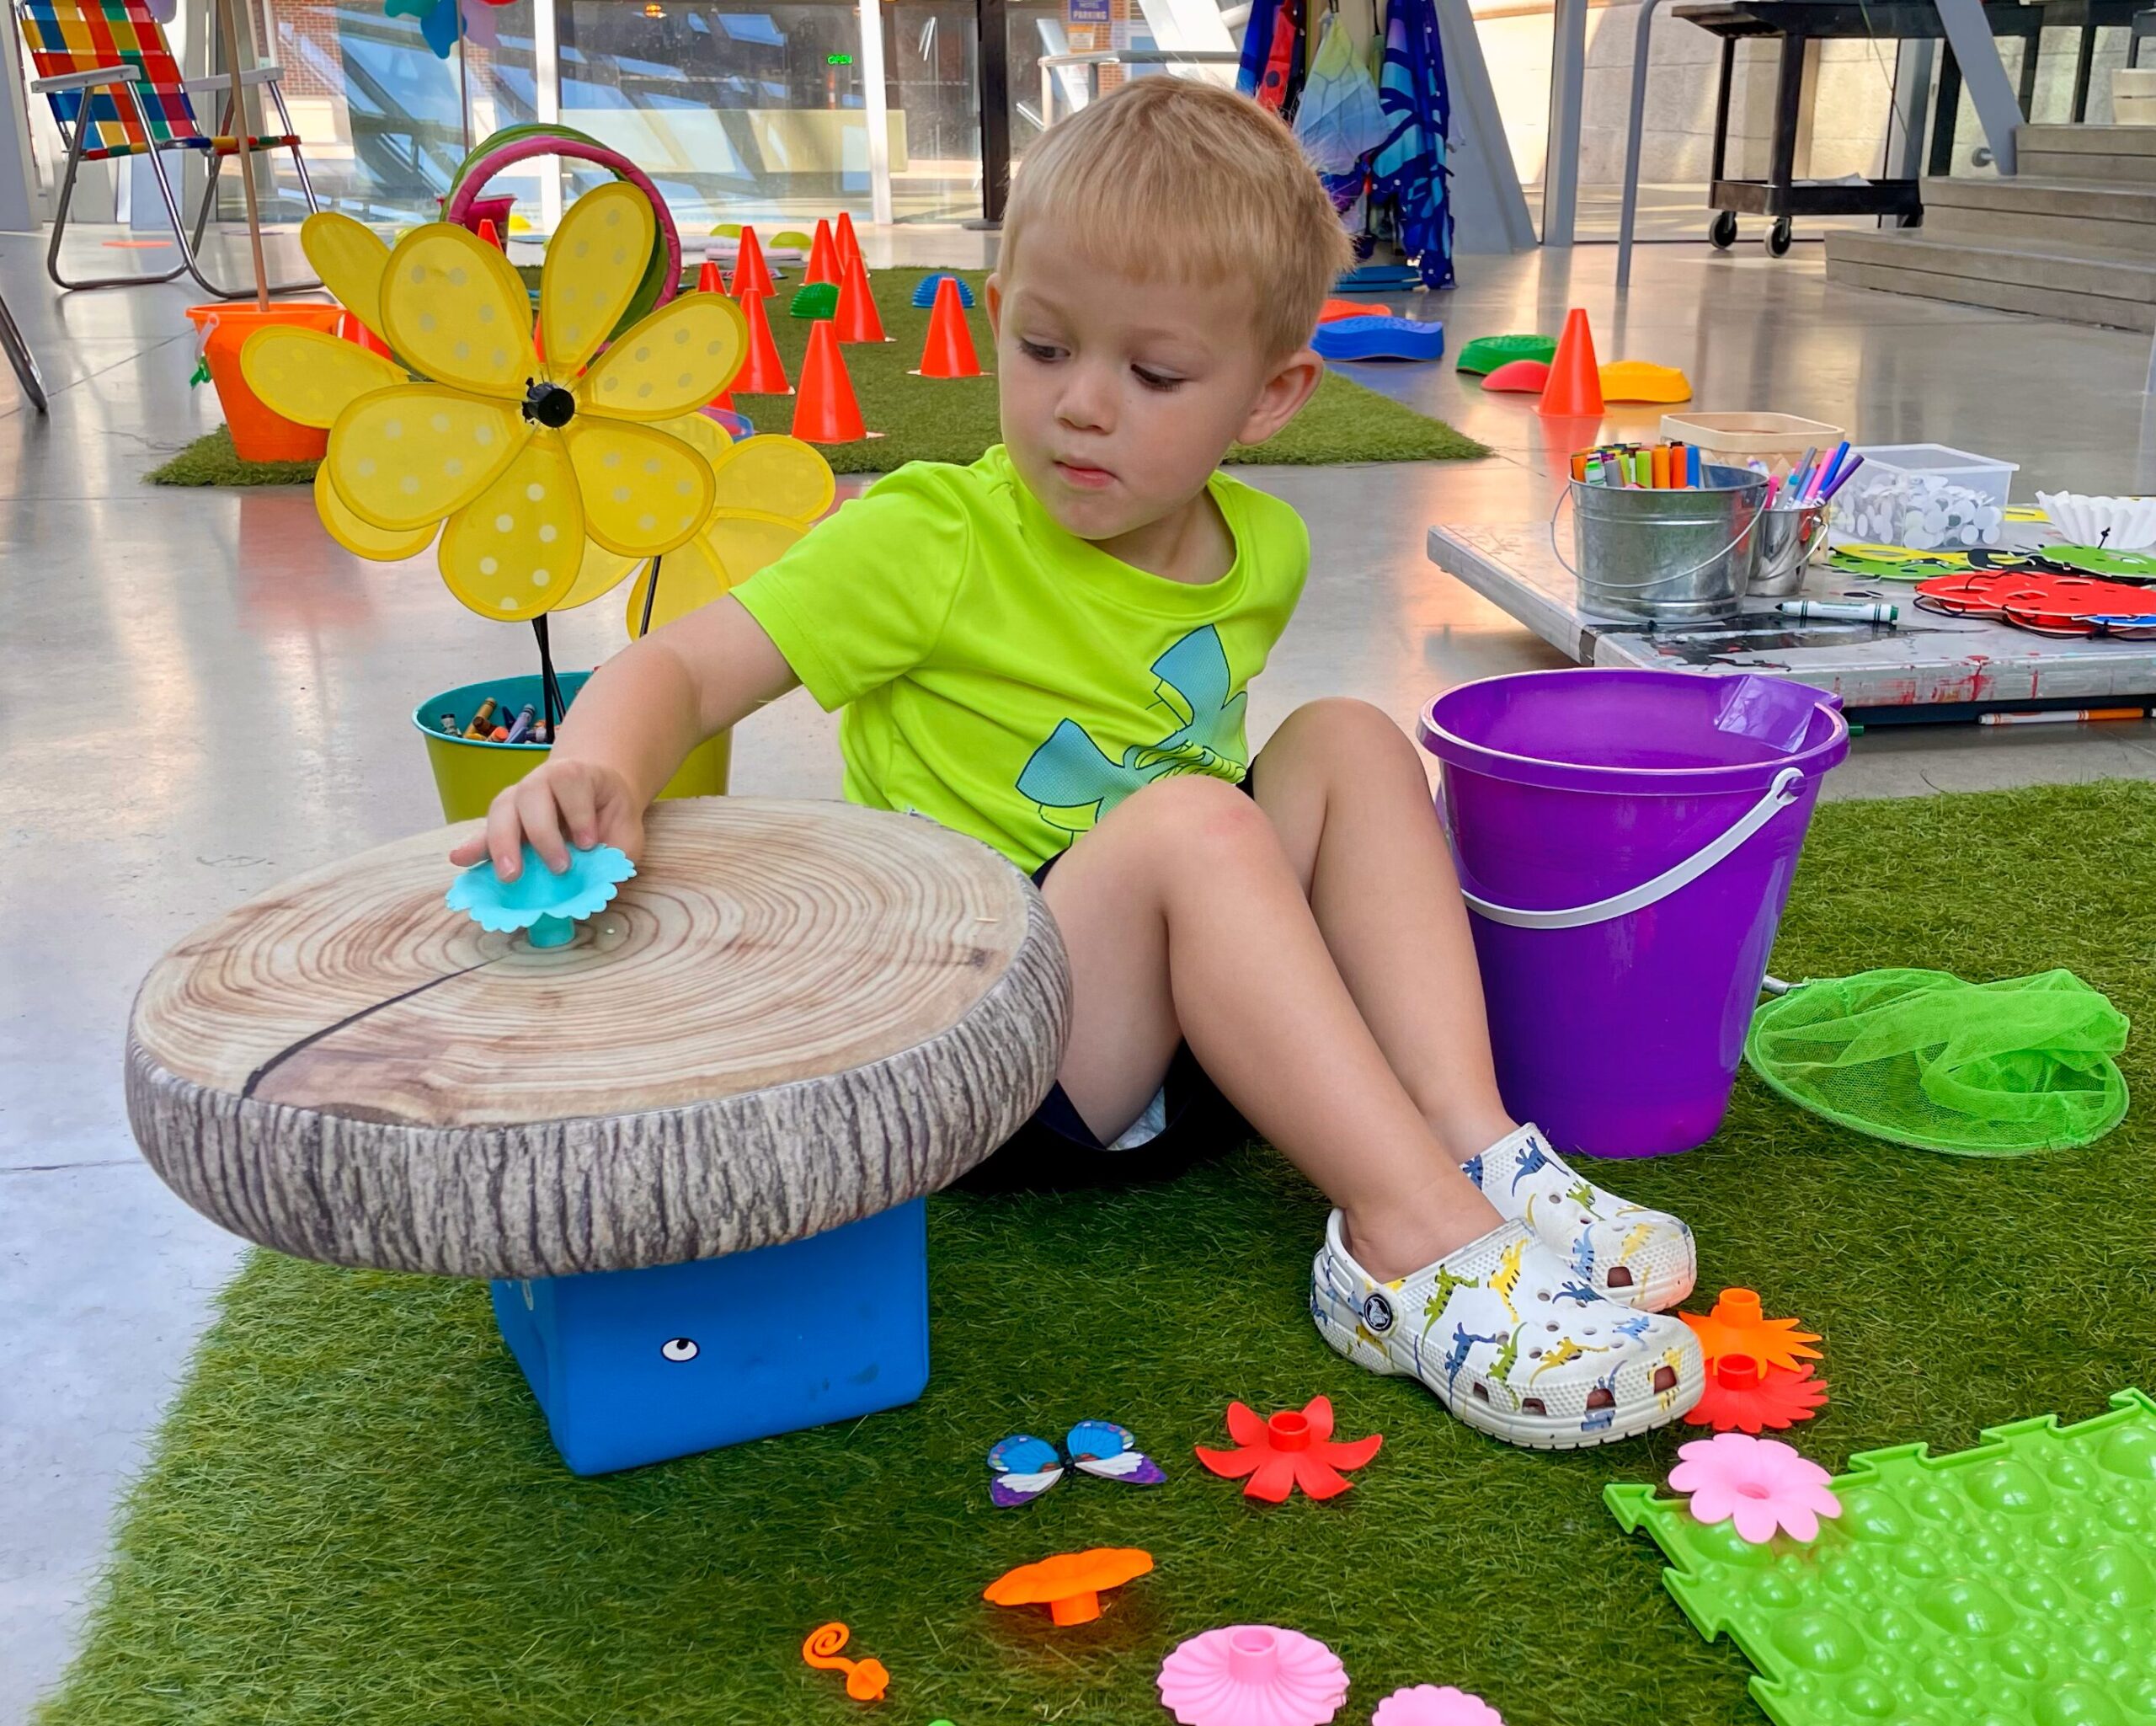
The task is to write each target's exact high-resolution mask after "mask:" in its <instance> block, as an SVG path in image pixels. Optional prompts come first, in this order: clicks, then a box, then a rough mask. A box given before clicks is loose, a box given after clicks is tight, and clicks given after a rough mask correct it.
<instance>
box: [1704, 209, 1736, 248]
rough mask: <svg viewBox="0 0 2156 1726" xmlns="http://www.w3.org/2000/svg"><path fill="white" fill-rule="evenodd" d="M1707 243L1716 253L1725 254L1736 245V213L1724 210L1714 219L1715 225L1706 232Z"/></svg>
mask: <svg viewBox="0 0 2156 1726" xmlns="http://www.w3.org/2000/svg"><path fill="white" fill-rule="evenodd" d="M1707 243H1708V244H1709V245H1710V246H1712V247H1713V248H1715V250H1716V251H1717V252H1726V251H1727V250H1728V249H1729V248H1731V247H1732V246H1733V245H1735V244H1736V243H1737V212H1736V211H1734V210H1725V211H1722V212H1721V215H1719V216H1716V217H1715V225H1714V226H1713V227H1710V228H1709V229H1708V230H1707Z"/></svg>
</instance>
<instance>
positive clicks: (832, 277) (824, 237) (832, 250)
mask: <svg viewBox="0 0 2156 1726" xmlns="http://www.w3.org/2000/svg"><path fill="white" fill-rule="evenodd" d="M838 279H839V253H838V247H837V245H836V244H835V243H834V242H833V240H832V238H831V225H830V222H818V223H817V224H816V243H814V245H812V246H810V247H809V268H808V269H807V270H805V271H803V274H802V277H801V280H802V282H803V286H807V285H808V284H809V283H812V282H819V281H828V282H831V283H834V284H835V283H836V282H837V281H838Z"/></svg>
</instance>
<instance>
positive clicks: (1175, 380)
mask: <svg viewBox="0 0 2156 1726" xmlns="http://www.w3.org/2000/svg"><path fill="white" fill-rule="evenodd" d="M1130 375H1131V376H1132V377H1135V378H1136V379H1137V380H1138V381H1139V382H1140V383H1142V384H1143V385H1145V387H1146V388H1147V389H1157V390H1162V391H1166V390H1171V389H1177V388H1179V387H1181V386H1182V382H1183V380H1182V378H1180V377H1175V376H1173V375H1171V373H1169V372H1166V371H1154V370H1152V368H1151V367H1150V366H1132V367H1131V368H1130Z"/></svg>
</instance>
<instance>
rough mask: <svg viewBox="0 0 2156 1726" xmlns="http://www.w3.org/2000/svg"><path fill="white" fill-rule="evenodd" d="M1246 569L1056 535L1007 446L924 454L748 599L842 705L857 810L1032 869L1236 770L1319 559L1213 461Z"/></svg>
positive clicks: (1294, 522) (748, 584) (1216, 485)
mask: <svg viewBox="0 0 2156 1726" xmlns="http://www.w3.org/2000/svg"><path fill="white" fill-rule="evenodd" d="M1209 484H1210V489H1211V492H1212V496H1213V500H1214V503H1215V504H1217V505H1219V510H1220V513H1221V516H1222V517H1223V518H1224V519H1225V521H1226V522H1227V525H1228V529H1229V532H1230V533H1231V534H1232V535H1233V536H1234V537H1235V565H1234V567H1233V568H1232V569H1230V570H1229V572H1228V573H1227V574H1225V575H1224V576H1222V577H1221V578H1220V579H1219V580H1217V581H1212V582H1208V583H1205V584H1203V585H1190V584H1187V583H1184V582H1178V581H1171V580H1166V578H1165V577H1162V576H1159V575H1153V574H1147V573H1146V572H1145V571H1144V570H1142V569H1134V568H1132V567H1131V566H1130V565H1129V564H1125V563H1123V562H1120V561H1119V560H1118V559H1117V558H1112V557H1110V556H1109V555H1107V553H1105V552H1102V551H1100V550H1097V548H1095V547H1093V546H1092V545H1091V544H1090V543H1089V542H1086V541H1085V540H1082V539H1078V538H1075V537H1073V536H1072V535H1070V534H1069V533H1066V532H1064V530H1063V529H1062V528H1060V527H1059V526H1056V525H1055V523H1054V521H1053V520H1052V519H1050V517H1049V515H1048V513H1047V511H1046V510H1043V509H1042V507H1041V505H1040V504H1039V503H1038V501H1037V500H1035V499H1034V497H1033V494H1031V493H1030V492H1028V491H1027V489H1026V487H1025V485H1024V484H1023V483H1022V481H1021V480H1020V479H1019V478H1018V475H1017V470H1016V469H1014V468H1012V466H1011V460H1010V457H1008V456H1007V455H1006V453H1005V452H1004V450H1003V448H1002V446H1001V445H998V446H996V447H995V448H994V449H991V450H990V451H989V452H988V453H987V454H986V455H985V456H983V457H981V458H980V459H979V461H978V462H974V464H973V465H972V466H971V467H967V468H960V467H954V466H949V465H946V464H944V463H941V462H914V463H912V464H910V466H907V467H905V468H900V469H899V471H898V472H897V473H893V474H892V475H890V476H889V478H886V479H884V480H883V481H881V482H880V483H879V484H877V485H876V486H874V487H873V489H871V490H869V491H868V492H867V494H865V495H863V496H862V497H860V498H857V499H856V500H853V501H852V502H851V503H848V504H846V505H844V506H843V507H841V509H840V510H839V511H838V513H837V514H836V515H835V516H832V517H831V518H830V520H829V521H825V522H824V523H823V524H822V525H820V526H818V527H817V529H816V530H815V532H813V533H811V534H809V537H807V538H805V539H803V541H801V542H800V543H799V544H798V545H796V546H795V547H794V548H792V550H790V551H788V552H787V553H786V555H785V556H784V557H782V558H780V559H779V560H778V561H777V562H776V563H775V564H771V566H770V567H769V568H767V569H763V570H761V571H760V572H759V573H758V574H755V575H753V576H751V577H750V579H749V580H747V581H745V582H744V583H743V584H742V585H740V586H739V588H737V589H735V590H734V597H735V598H736V599H738V600H739V601H741V603H742V604H743V605H744V607H747V608H748V611H749V613H750V616H751V617H755V620H756V622H757V623H760V625H762V627H763V628H764V631H765V633H767V634H768V635H769V636H770V637H771V640H772V642H773V643H774V644H776V647H777V648H778V650H779V652H780V653H781V654H782V655H785V658H786V661H787V664H788V665H791V666H792V668H793V670H794V672H795V674H796V675H797V676H798V677H799V678H800V679H801V681H802V682H803V685H804V686H805V687H807V688H808V690H809V693H810V694H811V695H813V696H814V697H815V698H816V700H817V701H818V702H819V703H821V704H822V706H823V707H824V708H825V709H826V710H827V711H829V710H832V709H835V708H845V709H846V713H845V714H844V716H843V717H842V718H841V720H840V722H839V742H840V746H841V750H842V751H843V752H844V755H845V757H846V797H847V799H848V800H849V801H851V802H854V803H861V804H867V805H868V806H869V807H871V808H873V809H892V810H907V811H910V812H913V813H916V814H920V815H926V816H928V817H930V818H931V820H937V821H940V822H942V824H943V825H944V826H947V827H953V828H956V829H957V830H958V831H960V832H962V833H970V834H972V835H973V836H974V837H975V838H977V839H980V840H983V841H985V842H987V843H988V844H990V845H992V846H994V847H995V848H996V849H997V850H998V851H1000V852H1002V853H1003V854H1004V855H1005V856H1006V857H1007V858H1010V859H1011V861H1012V862H1013V863H1017V865H1018V866H1019V867H1020V868H1023V869H1026V870H1028V871H1030V870H1033V869H1035V868H1038V867H1039V866H1040V865H1041V864H1042V863H1045V862H1046V861H1047V860H1048V859H1049V858H1051V857H1054V856H1055V855H1056V854H1057V853H1058V852H1060V851H1062V850H1063V849H1064V847H1066V846H1067V845H1069V844H1070V842H1071V840H1072V839H1074V838H1075V836H1077V835H1079V834H1080V833H1082V832H1084V831H1086V829H1087V828H1089V827H1091V826H1092V825H1093V824H1094V822H1096V821H1097V820H1099V819H1100V818H1101V816H1102V815H1103V814H1105V813H1106V812H1107V810H1110V809H1113V807H1114V806H1115V805H1116V804H1118V803H1119V802H1121V801H1122V800H1123V799H1124V798H1126V797H1128V796H1129V794H1131V793H1132V792H1134V791H1135V790H1137V789H1139V788H1140V787H1141V786H1144V785H1147V784H1150V783H1151V782H1152V781H1154V780H1155V779H1159V778H1165V777H1166V776H1167V775H1169V774H1171V773H1210V774H1213V775H1214V776H1215V777H1216V778H1222V779H1228V780H1240V779H1241V778H1242V777H1243V775H1244V773H1245V772H1246V771H1247V769H1248V767H1249V764H1250V747H1249V745H1248V743H1247V741H1246V740H1245V737H1244V735H1243V705H1244V694H1243V692H1244V689H1245V687H1246V685H1247V684H1248V683H1249V681H1250V680H1251V678H1252V677H1254V676H1257V673H1258V671H1260V670H1262V668H1263V666H1264V665H1265V661H1266V657H1267V655H1268V654H1270V653H1271V652H1272V650H1273V643H1274V642H1275V641H1277V640H1278V639H1279V637H1280V632H1281V631H1282V630H1283V628H1286V627H1287V623H1288V618H1289V614H1290V613H1292V612H1294V607H1295V601H1296V599H1297V598H1298V597H1299V596H1300V595H1301V592H1302V588H1303V578H1304V575H1305V573H1306V572H1307V570H1308V569H1309V565H1310V539H1309V536H1308V535H1307V534H1306V533H1305V532H1304V528H1303V524H1302V520H1301V518H1300V517H1299V516H1297V515H1296V514H1295V512H1294V510H1292V509H1290V508H1289V506H1288V505H1286V504H1284V503H1282V502H1281V501H1280V500H1278V499H1277V498H1273V497H1268V496H1267V495H1266V494H1264V493H1262V492H1259V491H1253V490H1252V489H1251V488H1250V487H1248V486H1246V485H1245V484H1241V482H1240V481H1238V480H1234V479H1230V478H1227V477H1226V476H1225V475H1223V474H1218V473H1216V474H1214V477H1213V478H1212V480H1211V481H1210V482H1209Z"/></svg>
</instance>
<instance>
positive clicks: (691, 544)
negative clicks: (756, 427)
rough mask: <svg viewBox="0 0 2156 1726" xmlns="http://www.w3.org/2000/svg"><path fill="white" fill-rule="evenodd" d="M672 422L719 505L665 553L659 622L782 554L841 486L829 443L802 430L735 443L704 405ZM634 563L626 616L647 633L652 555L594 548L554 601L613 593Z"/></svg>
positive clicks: (655, 609) (566, 603) (634, 630)
mask: <svg viewBox="0 0 2156 1726" xmlns="http://www.w3.org/2000/svg"><path fill="white" fill-rule="evenodd" d="M665 429H666V430H669V431H671V432H673V433H675V435H676V436H680V438H682V439H683V440H684V441H687V442H690V443H693V444H695V445H696V446H697V447H698V448H699V449H700V450H702V452H703V453H704V456H705V457H706V459H707V460H708V461H709V462H710V463H711V468H712V509H711V514H710V515H709V516H708V517H707V519H706V520H705V521H704V524H703V526H701V527H700V528H698V529H697V530H696V533H695V534H694V535H693V536H692V537H691V538H690V539H689V540H688V541H687V542H686V543H685V544H683V545H681V546H680V547H678V548H675V550H673V551H670V552H668V553H665V555H664V557H663V558H660V559H659V590H658V597H657V598H656V599H655V600H654V601H652V607H651V622H650V627H651V628H654V629H656V628H659V625H660V624H662V623H671V622H672V621H673V620H674V619H675V618H676V617H682V616H685V615H686V613H688V612H693V611H695V610H696V608H697V607H700V606H707V605H709V604H710V603H711V602H712V601H713V600H715V599H718V598H719V597H720V596H722V595H723V594H725V593H727V592H728V591H729V590H732V589H734V588H735V587H738V586H739V585H741V584H742V583H743V582H744V581H746V580H748V579H749V578H750V576H751V575H753V574H755V573H756V571H757V570H759V569H762V568H763V567H764V566H765V565H766V564H770V563H773V562H775V561H776V559H777V558H778V557H779V556H780V554H781V553H783V552H784V551H785V550H786V549H787V547H789V546H791V545H792V544H793V542H795V541H796V540H798V539H799V538H800V537H802V536H803V534H805V533H806V532H808V531H809V527H810V526H812V525H813V524H814V521H815V520H816V518H817V517H818V516H821V515H822V514H823V513H824V511H825V510H828V509H829V508H830V506H831V499H832V498H833V496H834V495H835V494H836V492H837V489H838V488H837V484H836V482H835V480H834V479H833V478H832V477H831V466H830V462H826V461H825V459H824V457H823V455H822V452H819V450H818V449H817V448H816V447H815V446H814V445H813V444H806V443H803V442H801V441H799V440H798V439H796V438H791V437H778V436H770V435H768V434H767V435H766V436H760V437H752V438H748V439H744V441H741V442H739V443H729V442H728V440H727V436H726V433H725V432H724V430H722V429H721V428H720V427H719V425H718V424H717V423H716V422H715V421H713V420H712V419H708V418H707V417H706V416H705V415H703V414H693V415H691V416H688V417H687V418H685V419H676V420H673V421H670V422H669V424H668V425H667V426H666V428H665ZM638 564H642V566H643V567H642V568H641V569H638ZM632 569H634V570H637V579H636V581H635V583H634V584H633V585H632V587H631V589H630V590H629V601H628V616H627V623H628V628H629V633H630V635H631V636H632V637H634V636H637V635H640V634H642V633H643V629H644V596H645V593H646V592H647V591H648V587H649V585H650V582H651V580H652V561H651V560H650V559H648V558H623V557H617V556H616V555H615V554H613V553H610V552H607V551H605V550H604V549H602V548H600V547H598V546H594V547H592V548H590V551H589V552H588V553H586V556H585V558H584V567H583V568H582V569H581V570H579V573H578V576H577V581H576V585H575V586H574V587H573V588H572V589H571V590H569V592H568V595H567V596H566V597H564V598H563V600H562V601H561V602H560V604H559V605H558V607H556V609H557V610H560V611H568V610H569V609H571V608H572V607H576V606H581V605H585V604H588V603H590V601H593V600H595V599H598V598H600V596H602V595H605V594H607V593H611V591H612V590H614V589H615V588H616V586H618V585H620V584H621V582H622V580H623V579H624V578H625V577H626V576H627V574H629V572H630V571H631V570H632Z"/></svg>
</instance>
